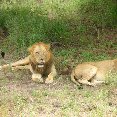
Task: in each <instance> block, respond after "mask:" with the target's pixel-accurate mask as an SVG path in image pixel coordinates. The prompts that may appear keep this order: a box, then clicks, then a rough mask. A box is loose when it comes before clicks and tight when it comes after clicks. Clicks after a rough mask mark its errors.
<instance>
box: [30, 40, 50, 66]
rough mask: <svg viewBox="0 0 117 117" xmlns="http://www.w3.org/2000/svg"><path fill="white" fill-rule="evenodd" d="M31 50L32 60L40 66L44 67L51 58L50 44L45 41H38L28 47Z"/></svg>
mask: <svg viewBox="0 0 117 117" xmlns="http://www.w3.org/2000/svg"><path fill="white" fill-rule="evenodd" d="M28 51H29V52H30V59H31V62H33V63H34V64H36V65H38V67H44V65H45V63H47V62H48V61H49V60H50V58H51V52H50V44H45V43H43V42H39V43H36V44H34V45H32V46H31V47H29V48H28Z"/></svg>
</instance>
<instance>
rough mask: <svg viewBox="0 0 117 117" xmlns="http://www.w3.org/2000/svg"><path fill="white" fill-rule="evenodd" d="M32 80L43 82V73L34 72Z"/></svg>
mask: <svg viewBox="0 0 117 117" xmlns="http://www.w3.org/2000/svg"><path fill="white" fill-rule="evenodd" d="M32 80H33V81H35V82H40V83H43V78H42V75H41V74H36V73H33V74H32Z"/></svg>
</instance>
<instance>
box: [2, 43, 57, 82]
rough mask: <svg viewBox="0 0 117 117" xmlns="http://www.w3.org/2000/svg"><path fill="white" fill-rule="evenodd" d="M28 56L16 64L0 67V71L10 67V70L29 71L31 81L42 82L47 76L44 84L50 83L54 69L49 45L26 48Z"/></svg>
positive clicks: (54, 73)
mask: <svg viewBox="0 0 117 117" xmlns="http://www.w3.org/2000/svg"><path fill="white" fill-rule="evenodd" d="M28 51H29V53H30V55H29V56H28V57H26V58H24V59H21V60H19V61H17V62H14V63H11V64H6V65H3V66H0V69H5V68H8V67H10V66H11V67H12V69H30V71H31V72H32V80H33V81H40V82H43V81H44V79H43V78H42V77H45V76H47V78H46V79H45V83H52V82H53V78H54V77H55V76H56V74H57V73H56V69H55V66H54V64H53V55H52V53H51V51H50V44H44V43H42V42H39V43H36V44H34V45H32V46H31V47H29V48H28Z"/></svg>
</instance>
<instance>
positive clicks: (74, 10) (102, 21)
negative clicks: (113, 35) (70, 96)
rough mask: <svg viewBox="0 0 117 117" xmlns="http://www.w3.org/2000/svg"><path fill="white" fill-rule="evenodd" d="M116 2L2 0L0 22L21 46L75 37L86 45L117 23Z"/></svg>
mask: <svg viewBox="0 0 117 117" xmlns="http://www.w3.org/2000/svg"><path fill="white" fill-rule="evenodd" d="M115 2H116V0H115V1H112V0H108V1H107V0H103V1H102V0H96V1H95V0H25V1H24V0H9V1H8V0H1V7H0V11H1V12H0V16H1V17H0V26H1V27H2V28H3V27H6V28H7V29H8V32H9V37H8V38H9V39H10V41H11V42H12V43H14V44H15V45H17V47H19V48H21V47H25V46H29V45H31V44H32V43H34V42H37V41H45V42H56V41H57V42H62V43H64V44H66V43H67V44H68V43H69V44H70V43H74V41H75V43H80V44H81V45H82V44H84V42H85V45H86V44H87V43H90V42H93V43H94V41H95V38H96V40H97V39H99V40H101V39H102V38H101V36H102V35H103V34H104V33H105V31H103V30H104V29H106V28H108V27H109V28H115V27H116V24H117V22H116V20H117V12H116V4H115ZM91 36H92V37H91ZM90 38H91V39H90ZM63 40H64V41H63ZM107 44H108V43H107ZM112 44H113V45H114V42H112Z"/></svg>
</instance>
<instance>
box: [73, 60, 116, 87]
mask: <svg viewBox="0 0 117 117" xmlns="http://www.w3.org/2000/svg"><path fill="white" fill-rule="evenodd" d="M112 72H117V59H115V60H104V61H99V62H85V63H82V64H79V65H77V66H76V68H75V69H74V70H73V71H72V74H71V80H72V81H73V82H74V83H76V84H78V85H79V83H81V84H86V85H92V86H94V85H96V84H101V83H104V82H105V81H106V77H107V75H108V74H109V73H112Z"/></svg>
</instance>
